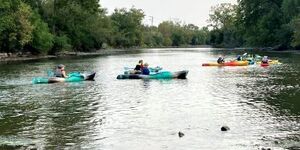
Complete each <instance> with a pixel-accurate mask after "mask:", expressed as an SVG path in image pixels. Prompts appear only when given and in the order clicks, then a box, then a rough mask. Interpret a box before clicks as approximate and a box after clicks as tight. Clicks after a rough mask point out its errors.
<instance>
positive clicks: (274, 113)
mask: <svg viewBox="0 0 300 150" xmlns="http://www.w3.org/2000/svg"><path fill="white" fill-rule="evenodd" d="M238 53H244V52H237V51H224V50H210V49H164V50H162V49H153V50H141V51H134V52H132V53H130V54H121V55H107V56H101V57H90V58H73V59H71V58H70V59H63V60H57V59H52V60H40V61H27V62H22V65H21V64H20V63H9V64H0V76H1V79H0V145H1V144H6V145H7V141H9V143H10V145H26V144H28V143H34V144H35V145H36V146H37V147H38V148H39V149H257V148H259V147H270V148H274V149H280V148H289V147H297V146H298V147H300V145H299V142H300V135H299V132H298V131H299V128H300V126H299V122H300V119H299V116H300V102H299V97H300V91H299V90H300V89H299V84H300V82H299V80H300V78H299V75H300V59H299V57H300V56H299V55H297V54H290V53H269V52H268V53H267V52H265V53H262V54H261V55H269V56H271V57H276V58H279V59H280V60H281V61H282V62H283V63H284V64H283V65H278V66H270V67H266V68H262V67H258V66H248V67H223V68H219V67H202V66H201V64H202V63H205V62H211V61H215V58H216V57H217V56H218V55H220V54H227V55H226V56H227V59H231V58H234V57H235V55H236V54H238ZM139 59H144V61H145V62H148V63H149V64H150V66H151V65H152V66H162V67H164V69H166V70H174V71H178V70H189V75H188V79H186V80H117V79H116V76H117V75H118V74H120V73H122V72H123V68H124V67H131V66H134V65H135V64H136V63H137V61H138V60H139ZM60 63H63V64H65V65H66V66H67V67H66V70H67V71H96V72H97V75H96V78H95V81H94V82H80V83H58V84H44V85H32V84H31V79H32V78H33V77H35V76H43V75H45V72H46V71H47V69H49V68H52V67H53V66H55V65H56V64H60ZM222 125H228V126H229V127H230V128H231V130H230V131H229V132H226V133H222V132H221V131H220V127H221V126H222ZM178 131H182V132H184V133H185V136H184V137H183V138H178V136H177V133H178ZM11 137H13V138H11ZM14 141H15V142H14ZM18 141H26V142H18ZM20 143H21V144H20ZM22 143H23V144H22ZM297 144H298V145H297ZM0 148H1V146H0Z"/></svg>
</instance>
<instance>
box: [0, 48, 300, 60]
mask: <svg viewBox="0 0 300 150" xmlns="http://www.w3.org/2000/svg"><path fill="white" fill-rule="evenodd" d="M163 48H183V47H163ZM185 48H212V47H210V46H207V45H205V46H203V45H202V46H197V47H190V46H189V47H185ZM144 49H153V48H134V49H102V50H97V51H94V52H61V53H58V54H56V55H33V54H31V53H0V62H10V61H26V60H38V59H50V58H66V57H79V56H101V55H116V54H125V53H129V52H136V51H140V50H144ZM225 49H228V48H225ZM232 50H258V51H265V52H266V51H268V52H278V53H296V54H299V53H300V51H299V50H284V51H276V50H271V49H266V48H232Z"/></svg>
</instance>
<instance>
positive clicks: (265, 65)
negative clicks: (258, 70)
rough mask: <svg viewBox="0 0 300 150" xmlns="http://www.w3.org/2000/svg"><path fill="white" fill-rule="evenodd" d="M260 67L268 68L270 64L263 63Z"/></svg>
mask: <svg viewBox="0 0 300 150" xmlns="http://www.w3.org/2000/svg"><path fill="white" fill-rule="evenodd" d="M260 66H262V67H268V66H269V64H268V63H262V64H260Z"/></svg>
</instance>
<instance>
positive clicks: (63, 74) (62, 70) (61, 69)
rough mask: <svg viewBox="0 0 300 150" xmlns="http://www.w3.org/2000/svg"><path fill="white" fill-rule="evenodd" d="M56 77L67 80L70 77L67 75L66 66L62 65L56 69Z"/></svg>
mask: <svg viewBox="0 0 300 150" xmlns="http://www.w3.org/2000/svg"><path fill="white" fill-rule="evenodd" d="M54 76H55V77H59V78H67V77H68V76H67V75H66V71H65V66H64V65H63V64H60V65H58V66H57V67H56V69H55V72H54Z"/></svg>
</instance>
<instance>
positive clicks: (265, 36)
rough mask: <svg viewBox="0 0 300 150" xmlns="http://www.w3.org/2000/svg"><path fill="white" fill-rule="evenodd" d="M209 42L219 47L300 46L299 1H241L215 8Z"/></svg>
mask: <svg viewBox="0 0 300 150" xmlns="http://www.w3.org/2000/svg"><path fill="white" fill-rule="evenodd" d="M210 23H211V24H210V26H211V27H212V28H213V29H212V30H211V32H210V41H209V43H211V44H212V45H214V46H216V47H242V46H250V47H271V48H273V49H276V50H284V49H299V48H300V1H299V0H238V4H237V5H232V4H229V3H224V4H220V5H217V6H215V7H213V8H212V11H211V14H210Z"/></svg>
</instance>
